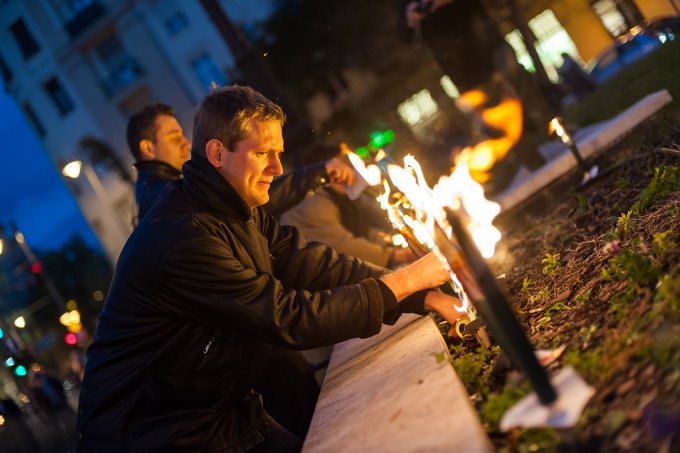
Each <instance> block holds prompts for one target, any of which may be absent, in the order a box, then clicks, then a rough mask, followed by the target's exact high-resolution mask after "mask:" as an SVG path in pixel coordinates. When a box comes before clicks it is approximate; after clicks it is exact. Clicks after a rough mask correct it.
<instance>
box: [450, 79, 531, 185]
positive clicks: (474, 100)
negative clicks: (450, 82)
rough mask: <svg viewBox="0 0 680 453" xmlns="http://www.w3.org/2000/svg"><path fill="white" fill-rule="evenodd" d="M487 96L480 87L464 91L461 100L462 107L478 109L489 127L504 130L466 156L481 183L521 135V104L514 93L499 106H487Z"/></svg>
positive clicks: (470, 168)
mask: <svg viewBox="0 0 680 453" xmlns="http://www.w3.org/2000/svg"><path fill="white" fill-rule="evenodd" d="M487 99H488V97H487V95H486V94H485V93H484V92H483V91H481V90H471V91H467V92H465V93H463V94H462V95H461V96H460V98H459V101H458V103H459V104H461V106H462V107H463V109H465V110H468V111H473V112H476V114H477V115H478V116H479V119H481V121H483V122H484V123H486V125H488V126H489V127H491V128H493V129H495V130H497V131H499V132H501V136H500V137H498V138H491V139H487V140H484V141H483V142H481V143H478V144H476V145H474V146H472V147H470V148H468V149H469V153H468V154H467V156H466V159H467V161H468V167H469V171H470V175H472V177H473V179H474V180H475V181H478V182H487V181H488V180H489V178H490V176H489V171H490V170H491V168H492V167H493V166H494V164H495V163H496V162H498V161H499V160H500V159H502V158H503V157H505V155H506V154H507V153H508V151H510V149H512V147H513V146H514V145H515V144H516V143H517V142H518V141H519V139H520V137H521V136H522V127H523V121H522V103H521V102H520V101H519V100H518V99H517V98H515V97H513V96H505V97H504V98H503V99H502V100H501V101H500V102H499V103H498V104H497V105H495V106H493V107H487V108H484V104H485V103H486V102H487Z"/></svg>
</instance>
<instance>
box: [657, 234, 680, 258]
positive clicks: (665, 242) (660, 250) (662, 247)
mask: <svg viewBox="0 0 680 453" xmlns="http://www.w3.org/2000/svg"><path fill="white" fill-rule="evenodd" d="M676 248H678V244H677V243H676V242H675V241H674V240H673V230H666V231H664V232H662V233H656V234H654V237H653V239H652V253H653V254H654V256H655V257H657V258H658V259H662V258H664V257H665V256H666V255H668V253H669V252H670V251H671V250H673V249H676Z"/></svg>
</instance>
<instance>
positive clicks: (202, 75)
mask: <svg viewBox="0 0 680 453" xmlns="http://www.w3.org/2000/svg"><path fill="white" fill-rule="evenodd" d="M191 68H192V69H193V70H194V73H195V74H196V77H198V80H200V81H201V85H203V87H204V88H205V89H206V91H210V88H211V87H212V84H213V83H215V84H217V85H218V86H224V85H226V84H227V79H226V78H225V76H224V74H223V73H222V71H220V69H219V68H218V67H217V66H216V65H215V63H214V62H213V60H212V58H210V55H208V54H207V53H204V54H202V55H201V56H200V57H198V58H196V59H195V60H193V61H192V62H191Z"/></svg>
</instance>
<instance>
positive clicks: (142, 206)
mask: <svg viewBox="0 0 680 453" xmlns="http://www.w3.org/2000/svg"><path fill="white" fill-rule="evenodd" d="M135 168H136V169H137V181H136V182H135V201H136V202H137V207H138V214H137V221H139V220H141V219H142V217H144V216H145V215H146V213H147V212H149V209H151V206H152V205H153V203H154V202H155V201H156V200H157V199H158V198H160V196H161V194H162V193H163V191H164V190H165V188H166V187H167V186H168V184H169V183H171V182H172V181H175V180H176V179H179V178H181V177H182V172H181V171H179V170H177V169H176V168H174V167H172V166H171V165H168V164H167V163H165V162H163V161H160V160H143V161H139V162H136V163H135ZM329 180H330V178H329V177H328V173H326V168H325V164H324V163H323V162H321V163H317V164H314V165H309V166H306V167H301V168H298V169H296V170H294V171H292V172H289V173H286V174H285V175H282V176H279V177H278V178H276V179H275V180H274V182H273V183H272V185H271V187H270V188H269V202H267V204H266V205H264V209H265V210H266V211H267V212H268V213H270V214H271V215H273V216H275V217H278V216H279V215H281V214H283V213H284V212H286V211H287V210H289V209H291V208H292V207H293V206H295V205H296V204H298V203H300V202H301V201H302V200H304V199H305V197H306V196H307V195H308V194H309V193H310V192H314V191H316V190H317V189H319V188H320V187H323V186H324V185H327V184H328V182H329ZM135 223H136V222H135Z"/></svg>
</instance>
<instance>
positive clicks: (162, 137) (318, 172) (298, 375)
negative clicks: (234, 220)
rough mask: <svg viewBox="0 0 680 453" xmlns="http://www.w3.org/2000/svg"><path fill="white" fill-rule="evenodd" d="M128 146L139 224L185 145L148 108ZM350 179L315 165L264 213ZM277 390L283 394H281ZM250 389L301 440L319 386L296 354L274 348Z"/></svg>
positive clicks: (171, 124)
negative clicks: (133, 170) (283, 390)
mask: <svg viewBox="0 0 680 453" xmlns="http://www.w3.org/2000/svg"><path fill="white" fill-rule="evenodd" d="M127 142H128V147H129V148H130V152H131V153H132V155H133V156H134V158H135V160H136V163H135V167H136V168H137V181H136V183H135V199H136V201H137V206H138V208H139V211H138V216H137V218H138V219H141V218H143V217H144V216H145V215H146V213H147V212H148V211H149V209H150V208H151V206H152V205H153V203H154V202H155V201H156V200H158V199H159V198H160V197H161V194H162V193H163V191H164V190H165V189H166V188H167V187H168V186H169V184H170V183H171V182H172V181H174V180H176V179H179V178H181V177H182V170H181V169H182V165H183V164H184V162H186V161H187V159H188V158H189V149H190V144H189V141H188V140H187V139H186V137H185V136H184V131H183V130H182V127H181V126H180V124H179V122H178V121H177V119H176V118H175V114H174V111H173V109H172V107H170V106H168V105H165V104H151V105H148V106H146V107H144V108H142V109H141V110H140V111H139V112H137V113H135V114H134V115H133V116H132V117H130V120H129V121H128V126H127ZM353 179H354V174H353V171H352V169H351V167H350V166H349V165H347V164H345V163H344V162H342V161H341V160H339V159H333V158H331V159H324V162H318V160H317V162H315V165H309V166H306V167H302V168H299V169H297V170H295V171H294V172H292V173H289V174H288V175H285V176H281V177H279V178H277V179H276V182H274V183H273V184H272V187H271V189H270V192H271V193H270V201H269V202H268V203H266V205H265V206H264V207H265V209H266V210H267V211H268V212H269V213H270V214H272V215H274V216H277V215H278V214H280V213H282V212H283V211H285V210H287V209H290V208H292V207H293V206H295V205H296V204H297V203H299V202H300V201H302V200H303V199H304V198H305V197H306V195H307V194H308V193H309V192H315V191H316V190H317V189H318V188H320V187H322V186H324V185H326V184H328V183H329V182H337V183H338V184H351V183H352V182H353ZM282 387H285V388H286V392H282V391H281V388H282ZM255 389H256V390H257V392H258V393H260V394H262V395H263V396H264V397H265V401H266V402H267V411H268V412H269V413H271V414H272V415H274V416H275V417H276V419H277V420H278V421H279V422H280V423H281V424H283V425H284V426H285V427H286V428H287V429H288V430H290V431H292V432H293V433H294V434H296V435H297V436H298V437H304V436H305V435H306V433H307V429H308V427H309V424H310V423H311V420H312V415H313V414H314V407H315V405H316V400H317V399H318V397H319V385H318V383H317V381H316V379H315V377H314V370H313V369H312V367H311V366H310V364H309V363H308V362H307V360H306V359H305V357H304V356H303V355H302V353H301V352H299V351H291V350H288V349H282V348H276V347H275V348H273V350H272V351H271V353H270V354H269V360H268V362H267V365H266V367H265V368H264V370H263V372H262V373H261V378H260V379H259V380H258V382H256V383H255Z"/></svg>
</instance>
